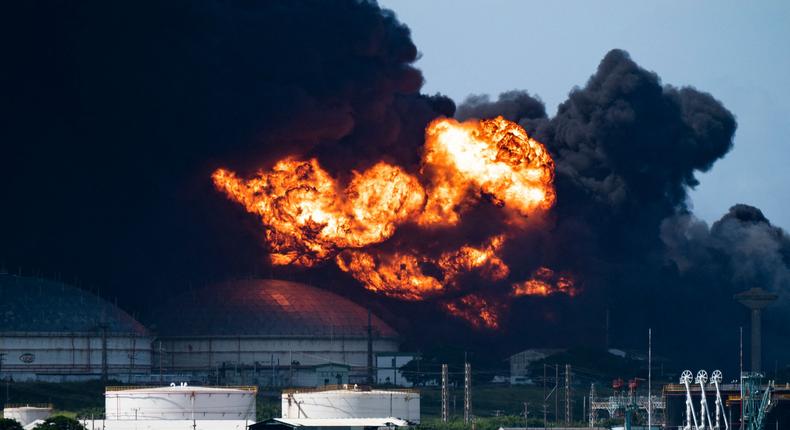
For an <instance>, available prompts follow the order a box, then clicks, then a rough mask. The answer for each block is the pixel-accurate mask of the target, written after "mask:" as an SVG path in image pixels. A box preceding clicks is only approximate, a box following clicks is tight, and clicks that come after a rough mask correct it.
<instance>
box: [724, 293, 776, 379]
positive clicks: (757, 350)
mask: <svg viewBox="0 0 790 430" xmlns="http://www.w3.org/2000/svg"><path fill="white" fill-rule="evenodd" d="M777 298H779V296H777V295H776V294H772V293H769V292H767V291H765V290H763V289H762V288H752V289H749V290H746V291H743V292H740V293H738V294H736V295H735V300H737V301H739V302H741V304H742V305H744V306H746V307H747V308H749V309H750V310H751V311H752V371H753V372H759V371H760V367H761V366H760V365H761V363H762V339H761V336H762V335H761V331H762V330H761V324H762V323H761V318H762V310H763V308H765V307H766V306H770V305H771V303H773V302H775V301H776V299H777Z"/></svg>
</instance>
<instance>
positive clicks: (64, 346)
mask: <svg viewBox="0 0 790 430" xmlns="http://www.w3.org/2000/svg"><path fill="white" fill-rule="evenodd" d="M103 349H104V348H103V345H102V338H101V336H100V335H99V334H98V333H35V332H34V333H0V351H3V352H5V353H6V356H5V360H4V362H3V368H2V374H3V376H12V377H13V378H14V379H15V380H29V379H37V380H45V381H60V380H73V379H92V378H99V377H100V376H101V372H102V354H103ZM106 353H107V371H108V374H109V375H110V377H111V378H114V379H121V380H126V379H127V378H128V375H129V374H130V373H131V374H140V373H149V372H150V370H151V358H152V355H151V338H149V337H138V336H132V335H118V334H115V333H111V334H108V336H107V347H106Z"/></svg>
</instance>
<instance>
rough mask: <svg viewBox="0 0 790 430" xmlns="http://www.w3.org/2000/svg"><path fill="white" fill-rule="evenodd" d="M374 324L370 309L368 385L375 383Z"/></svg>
mask: <svg viewBox="0 0 790 430" xmlns="http://www.w3.org/2000/svg"><path fill="white" fill-rule="evenodd" d="M373 381H374V379H373V325H372V324H371V315H370V310H368V385H373Z"/></svg>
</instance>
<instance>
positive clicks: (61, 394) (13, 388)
mask: <svg viewBox="0 0 790 430" xmlns="http://www.w3.org/2000/svg"><path fill="white" fill-rule="evenodd" d="M4 385H5V386H4V387H2V388H5V390H3V391H5V393H3V394H7V395H6V396H5V398H4V401H5V402H4V403H51V404H52V406H53V407H54V408H55V409H56V410H65V411H74V412H75V413H81V412H82V411H89V410H91V409H93V410H100V411H102V412H101V413H102V414H104V412H103V411H104V386H105V385H121V384H120V383H118V382H112V381H111V382H108V383H107V384H104V383H102V382H101V381H86V382H61V383H54V382H11V383H6V384H4Z"/></svg>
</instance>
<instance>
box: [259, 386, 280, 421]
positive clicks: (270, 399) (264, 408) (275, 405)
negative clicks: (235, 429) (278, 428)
mask: <svg viewBox="0 0 790 430" xmlns="http://www.w3.org/2000/svg"><path fill="white" fill-rule="evenodd" d="M280 408H281V404H280V397H274V396H271V395H268V396H266V395H262V394H261V393H258V398H257V399H256V401H255V421H263V420H268V419H269V418H279V417H280V416H281V415H280Z"/></svg>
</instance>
